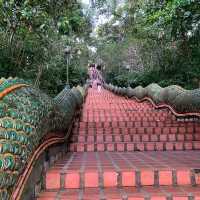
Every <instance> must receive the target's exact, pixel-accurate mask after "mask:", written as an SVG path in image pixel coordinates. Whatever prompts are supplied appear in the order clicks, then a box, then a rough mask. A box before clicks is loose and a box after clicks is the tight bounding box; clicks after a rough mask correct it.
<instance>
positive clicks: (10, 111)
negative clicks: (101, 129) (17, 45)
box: [0, 78, 86, 200]
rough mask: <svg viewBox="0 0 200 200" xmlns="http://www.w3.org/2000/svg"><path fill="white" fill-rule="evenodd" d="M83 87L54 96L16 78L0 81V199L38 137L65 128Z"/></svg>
mask: <svg viewBox="0 0 200 200" xmlns="http://www.w3.org/2000/svg"><path fill="white" fill-rule="evenodd" d="M85 91H86V88H82V87H80V86H79V87H76V88H72V89H67V88H65V89H64V90H63V91H62V92H61V93H60V94H58V95H57V96H56V97H55V98H54V99H52V98H50V97H49V96H48V95H46V94H44V93H43V92H42V91H40V90H38V89H35V88H33V87H31V86H29V85H28V84H27V83H26V82H25V81H24V80H21V79H17V78H14V79H13V78H9V79H1V80H0V199H2V200H7V199H9V198H10V195H11V193H12V188H13V186H14V184H15V183H16V181H17V180H18V178H19V175H20V174H21V173H22V171H23V170H24V169H25V167H26V164H27V163H28V161H29V159H30V158H31V155H32V154H33V153H34V151H35V150H36V148H37V147H38V145H40V143H41V140H42V138H43V137H44V136H45V135H46V134H47V133H49V132H51V131H54V130H57V131H58V130H59V131H66V130H67V128H68V126H69V124H70V123H71V120H72V118H73V116H74V113H75V110H76V109H77V107H78V106H80V105H81V104H82V102H83V98H84V95H85Z"/></svg>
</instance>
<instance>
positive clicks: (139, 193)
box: [37, 186, 200, 200]
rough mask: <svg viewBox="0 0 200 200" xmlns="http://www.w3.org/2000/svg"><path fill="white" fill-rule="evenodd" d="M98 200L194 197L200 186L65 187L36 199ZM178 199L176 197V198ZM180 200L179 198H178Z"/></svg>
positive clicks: (198, 196)
mask: <svg viewBox="0 0 200 200" xmlns="http://www.w3.org/2000/svg"><path fill="white" fill-rule="evenodd" d="M58 196H59V199H60V200H76V199H80V197H82V198H81V199H84V200H98V199H99V200H100V199H102V197H104V198H105V199H109V200H111V199H112V200H114V199H116V200H117V199H118V200H120V199H121V200H122V199H124V197H126V198H128V199H130V200H144V198H145V197H149V198H150V199H157V200H164V199H165V200H167V197H169V196H172V197H182V198H183V197H187V198H188V197H194V198H195V199H197V198H198V199H199V198H200V187H191V186H181V187H180V186H177V187H172V186H161V187H159V188H156V187H151V186H146V187H142V188H135V187H122V188H118V187H113V188H86V189H66V190H54V191H44V192H42V193H41V194H40V196H39V197H38V199H37V200H47V199H48V200H54V199H58ZM177 200H178V199H177ZM180 200H181V198H180Z"/></svg>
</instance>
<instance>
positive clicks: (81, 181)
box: [38, 89, 200, 200]
mask: <svg viewBox="0 0 200 200" xmlns="http://www.w3.org/2000/svg"><path fill="white" fill-rule="evenodd" d="M68 150H69V153H68V154H67V155H66V157H65V158H63V159H62V160H60V161H59V162H57V163H55V165H54V166H53V167H52V168H50V169H49V170H48V171H47V173H46V183H45V187H46V189H45V191H43V192H42V193H41V194H40V195H39V197H38V200H107V199H108V200H120V199H121V200H200V124H199V122H195V121H184V122H183V121H178V120H176V118H175V116H174V115H173V114H172V113H171V112H169V110H167V109H162V110H156V109H154V108H153V107H152V105H151V104H149V103H137V102H136V101H134V100H127V99H126V98H124V97H119V96H116V95H114V94H112V93H110V92H108V91H106V90H103V91H102V92H101V93H98V92H97V91H95V90H92V89H89V92H88V96H87V98H86V102H85V104H84V106H83V110H82V116H81V118H80V119H79V121H78V122H76V123H75V124H74V128H73V133H72V137H71V141H70V143H69V147H68Z"/></svg>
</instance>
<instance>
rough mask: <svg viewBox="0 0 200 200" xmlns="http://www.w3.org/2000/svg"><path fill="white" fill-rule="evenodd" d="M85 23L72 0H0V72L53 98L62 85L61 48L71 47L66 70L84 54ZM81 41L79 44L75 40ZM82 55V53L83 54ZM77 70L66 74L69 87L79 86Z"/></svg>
mask: <svg viewBox="0 0 200 200" xmlns="http://www.w3.org/2000/svg"><path fill="white" fill-rule="evenodd" d="M89 33H90V23H89V20H88V19H87V18H86V17H85V16H84V15H83V13H82V9H81V6H80V3H78V2H77V1H76V0H51V1H47V0H44V1H38V0H33V1H29V0H23V1H15V0H14V1H13V0H3V1H0V73H1V76H2V77H3V76H4V77H9V76H12V77H16V76H17V77H21V78H24V79H26V80H28V81H29V82H32V83H33V84H34V85H35V86H36V87H40V88H41V89H44V90H46V92H48V93H50V94H52V95H55V94H56V93H57V92H58V91H59V90H60V89H62V88H61V87H63V85H64V84H65V83H66V73H65V72H66V66H67V64H66V59H65V55H64V49H65V48H66V46H71V47H72V50H71V55H70V58H71V62H70V63H71V64H70V66H69V67H70V68H72V69H73V68H75V67H76V65H74V62H73V60H77V61H76V62H79V61H80V60H81V56H78V55H77V52H78V50H79V51H81V53H82V54H84V55H86V56H88V55H87V52H88V49H87V41H86V40H85V38H87V37H88V35H89ZM77 38H79V40H83V42H82V43H80V42H78V41H77ZM84 52H86V53H84ZM84 66H86V63H85V61H84V62H83V64H82V66H80V68H81V69H80V70H76V73H74V71H75V69H73V70H70V71H69V77H70V84H71V85H73V84H78V83H81V81H80V82H79V81H78V80H77V76H78V74H77V73H79V72H80V73H79V76H83V73H82V71H83V69H82V68H83V67H84Z"/></svg>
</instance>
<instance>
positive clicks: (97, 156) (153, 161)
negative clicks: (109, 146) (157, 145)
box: [46, 151, 200, 189]
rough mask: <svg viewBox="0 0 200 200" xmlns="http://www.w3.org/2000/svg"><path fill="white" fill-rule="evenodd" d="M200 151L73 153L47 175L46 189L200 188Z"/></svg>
mask: <svg viewBox="0 0 200 200" xmlns="http://www.w3.org/2000/svg"><path fill="white" fill-rule="evenodd" d="M199 155H200V151H187V152H184V151H180V152H146V153H142V152H138V153H137V152H136V153H134V154H133V153H128V152H126V153H117V152H94V153H92V152H89V153H88V152H86V153H72V154H71V157H70V158H66V159H63V160H61V161H59V162H57V163H56V164H55V166H54V167H53V168H51V169H50V170H49V171H48V172H47V174H46V189H78V188H90V187H117V186H118V187H129V186H131V187H132V186H136V187H141V186H155V187H158V186H165V185H168V186H177V185H192V186H195V185H199V184H200V158H199Z"/></svg>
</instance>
